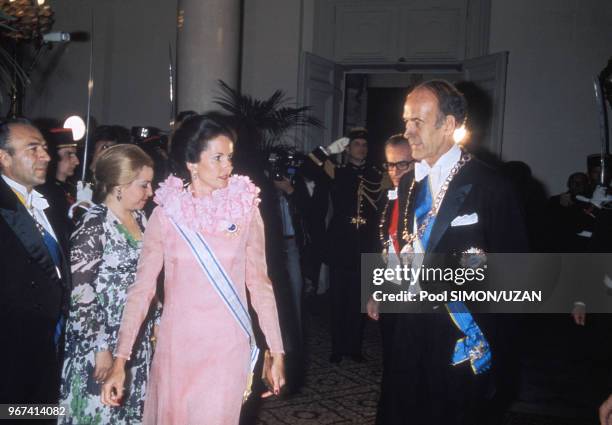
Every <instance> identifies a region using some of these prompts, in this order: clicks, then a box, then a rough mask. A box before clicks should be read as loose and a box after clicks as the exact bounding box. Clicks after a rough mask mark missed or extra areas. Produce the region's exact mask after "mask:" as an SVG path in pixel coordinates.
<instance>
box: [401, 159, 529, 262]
mask: <svg viewBox="0 0 612 425" xmlns="http://www.w3.org/2000/svg"><path fill="white" fill-rule="evenodd" d="M411 181H412V180H411V179H410V178H409V175H406V176H404V178H402V181H401V182H400V187H399V199H400V215H401V217H400V226H399V227H398V238H399V240H401V243H402V246H403V244H405V241H403V239H402V238H401V235H402V233H403V230H404V227H403V223H404V211H405V207H406V201H407V196H408V191H409V190H408V188H409V185H410V183H411ZM418 189H419V183H416V184H415V188H414V191H413V194H412V196H413V197H414V196H415V195H416V193H417V192H418ZM412 201H413V200H412ZM474 212H475V213H477V214H478V223H476V224H473V225H467V226H456V227H451V222H452V221H453V219H455V217H457V216H460V215H465V214H471V213H474ZM413 220H414V201H413V202H411V205H409V209H408V220H407V223H408V225H409V226H411V224H412V222H413ZM409 230H412V228H410V229H409ZM528 246H529V245H528V240H527V233H526V230H525V220H524V216H523V212H522V207H521V204H520V202H519V199H518V197H517V195H516V193H515V191H514V188H513V187H512V185H511V183H510V182H509V181H508V180H507V179H505V178H504V177H503V176H502V175H501V174H500V173H499V172H498V171H497V170H496V169H494V168H493V167H491V166H489V165H487V164H485V163H484V162H482V161H480V160H478V159H476V158H472V160H471V161H469V162H468V163H467V164H465V165H464V167H463V168H462V169H461V170H460V171H459V172H458V173H457V175H456V176H455V178H454V179H453V180H452V181H451V183H450V185H449V188H448V191H447V192H446V195H445V197H444V200H443V201H442V205H441V206H440V210H439V211H438V215H437V217H436V220H435V223H434V226H433V229H432V231H431V236H430V238H429V243H428V245H427V253H452V252H463V251H465V250H466V249H468V248H470V247H478V248H480V249H482V250H484V251H485V252H488V253H504V252H527V250H528Z"/></svg>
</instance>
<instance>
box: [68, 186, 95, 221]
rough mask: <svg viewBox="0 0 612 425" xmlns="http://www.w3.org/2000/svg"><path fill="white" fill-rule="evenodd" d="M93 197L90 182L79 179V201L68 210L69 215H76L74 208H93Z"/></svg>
mask: <svg viewBox="0 0 612 425" xmlns="http://www.w3.org/2000/svg"><path fill="white" fill-rule="evenodd" d="M92 198H93V191H92V190H91V187H90V185H89V183H84V182H83V181H79V182H78V183H77V201H76V202H75V203H74V204H73V205H72V206H71V207H70V209H69V210H68V217H70V218H72V217H73V216H74V210H75V209H76V208H83V209H84V210H86V211H87V210H88V209H89V208H91V207H92V206H93V201H92Z"/></svg>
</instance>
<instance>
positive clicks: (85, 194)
mask: <svg viewBox="0 0 612 425" xmlns="http://www.w3.org/2000/svg"><path fill="white" fill-rule="evenodd" d="M76 197H77V203H79V202H81V201H87V202H89V203H90V204H91V203H92V201H91V200H92V199H93V190H91V186H90V185H89V183H85V182H83V181H82V180H81V181H79V182H78V183H77V196H76Z"/></svg>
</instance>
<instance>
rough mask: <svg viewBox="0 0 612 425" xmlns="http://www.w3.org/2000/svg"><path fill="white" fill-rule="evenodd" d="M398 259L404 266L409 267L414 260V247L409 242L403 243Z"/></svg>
mask: <svg viewBox="0 0 612 425" xmlns="http://www.w3.org/2000/svg"><path fill="white" fill-rule="evenodd" d="M399 257H400V261H401V262H402V264H403V265H404V266H406V267H411V266H412V262H413V261H414V248H413V247H412V244H411V243H407V244H406V245H404V247H403V248H402V250H401V251H400V254H399Z"/></svg>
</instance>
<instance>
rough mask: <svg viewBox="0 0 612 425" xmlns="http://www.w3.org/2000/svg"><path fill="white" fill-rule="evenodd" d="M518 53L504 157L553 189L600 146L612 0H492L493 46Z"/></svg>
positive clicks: (510, 82)
mask: <svg viewBox="0 0 612 425" xmlns="http://www.w3.org/2000/svg"><path fill="white" fill-rule="evenodd" d="M503 50H508V51H509V52H510V57H509V64H508V79H507V89H506V115H505V123H504V141H503V156H504V159H507V160H520V161H525V162H526V163H527V164H529V166H530V167H531V169H532V171H533V173H534V175H535V176H536V177H537V178H538V179H539V180H541V181H542V182H543V183H544V184H545V185H546V186H547V188H548V189H549V191H550V192H551V193H558V192H561V191H563V190H564V189H565V182H566V180H567V177H568V175H569V174H570V173H572V172H574V171H586V156H587V155H588V154H590V153H597V152H599V146H600V136H599V134H600V133H599V121H598V115H597V110H596V107H595V101H594V91H593V83H592V79H593V76H594V75H596V74H597V73H599V72H600V71H601V70H602V69H603V68H604V66H605V65H606V63H607V61H608V58H609V57H611V56H612V2H611V1H610V0H586V1H585V0H537V1H533V0H513V1H507V0H492V11H491V38H490V51H491V52H498V51H503Z"/></svg>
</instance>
